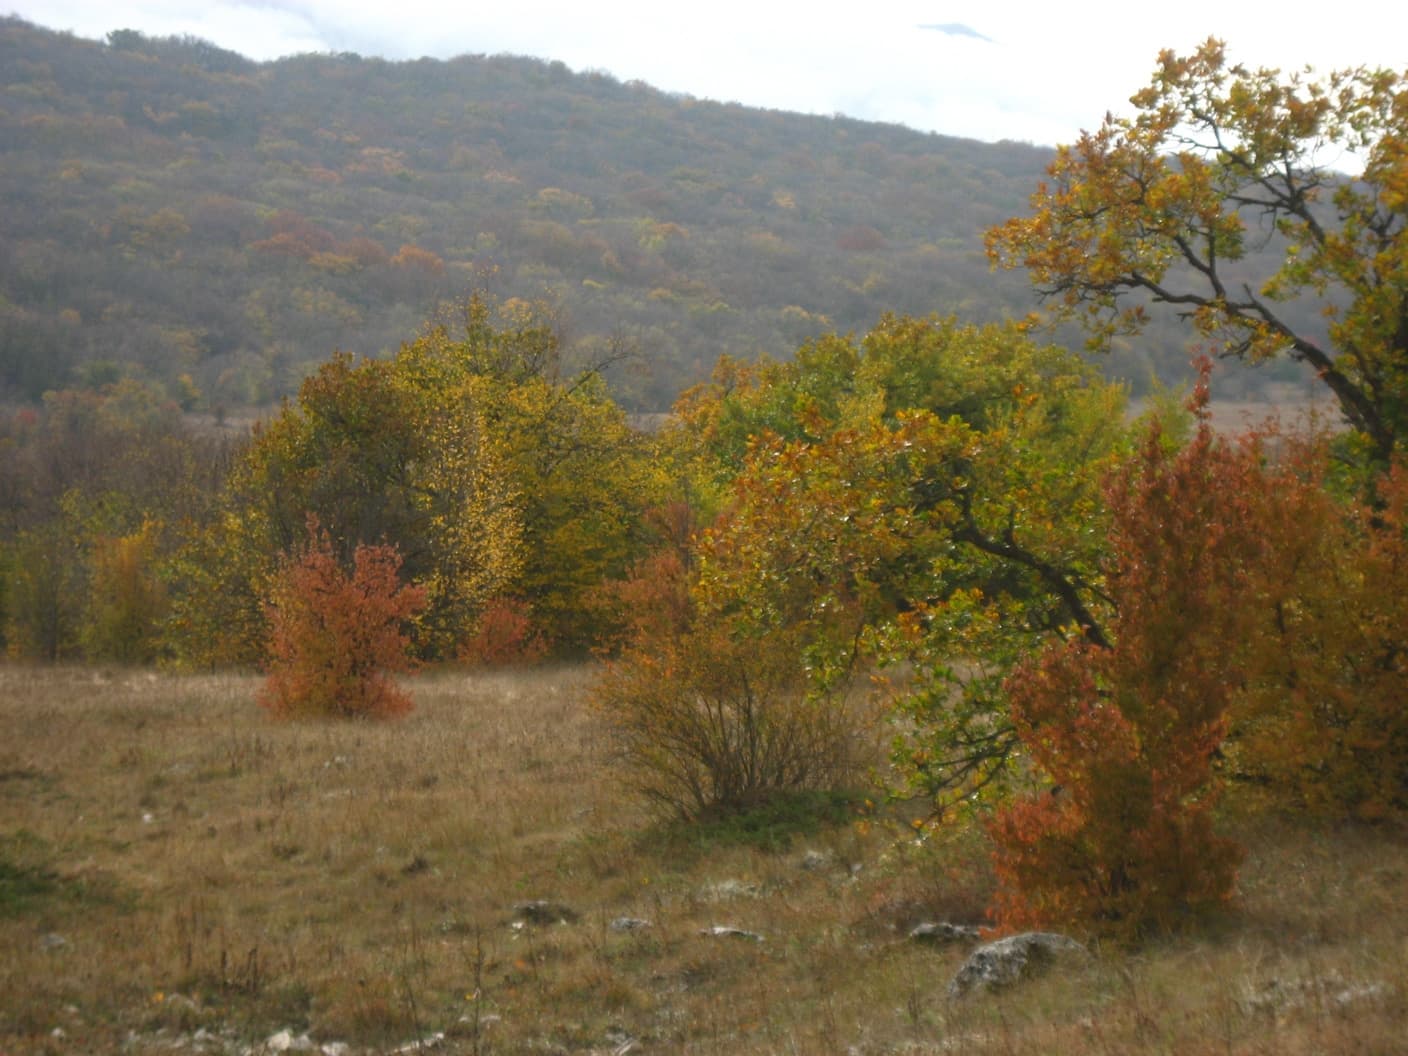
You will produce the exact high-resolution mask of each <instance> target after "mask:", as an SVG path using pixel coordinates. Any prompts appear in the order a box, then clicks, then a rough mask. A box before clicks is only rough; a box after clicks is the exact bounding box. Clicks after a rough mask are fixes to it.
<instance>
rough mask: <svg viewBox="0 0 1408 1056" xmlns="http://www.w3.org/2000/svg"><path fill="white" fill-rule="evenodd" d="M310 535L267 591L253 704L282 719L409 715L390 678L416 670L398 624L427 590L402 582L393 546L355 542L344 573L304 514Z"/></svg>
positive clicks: (412, 611)
mask: <svg viewBox="0 0 1408 1056" xmlns="http://www.w3.org/2000/svg"><path fill="white" fill-rule="evenodd" d="M308 536H309V539H308V545H307V547H306V549H304V550H303V552H302V553H299V554H297V555H292V556H290V557H289V558H287V559H286V560H285V562H284V564H283V566H282V568H281V569H280V571H279V574H278V576H277V578H276V580H275V582H274V585H273V587H272V590H271V592H270V597H269V604H268V616H269V625H270V633H269V643H268V651H269V662H268V679H267V680H266V682H265V684H264V687H263V689H262V690H261V691H260V694H259V703H260V704H261V705H263V706H264V707H266V708H268V709H269V710H270V711H271V712H273V713H274V714H276V715H280V716H295V715H337V716H349V717H363V718H387V717H390V716H393V715H399V714H403V713H405V712H407V711H409V710H410V709H411V706H412V704H411V699H410V697H409V696H408V695H406V694H405V693H403V692H402V691H400V690H399V689H397V688H396V686H395V684H394V683H393V682H392V681H391V680H390V679H389V678H388V677H387V676H388V674H389V673H391V672H397V671H408V670H410V669H411V668H412V666H413V662H412V660H411V658H410V656H409V655H408V652H407V648H408V645H409V641H408V639H407V637H406V635H405V634H404V633H403V632H402V629H401V625H402V623H403V621H405V620H407V619H410V618H411V617H412V616H414V615H415V614H416V613H417V612H419V611H421V610H422V609H423V608H425V604H426V592H425V590H424V588H422V587H418V586H406V585H403V584H401V582H400V581H399V579H398V572H399V570H400V567H401V557H400V555H399V554H398V553H397V551H396V548H395V547H393V546H367V545H365V544H364V545H361V546H358V547H357V550H356V553H355V554H354V556H353V566H354V567H353V572H352V575H351V576H348V574H347V573H346V572H345V571H344V570H343V568H342V567H341V566H340V565H339V564H338V562H337V559H336V557H335V556H334V555H333V551H332V541H331V539H330V538H329V537H328V534H327V532H326V531H324V530H323V529H322V528H321V527H320V526H319V524H318V521H317V518H316V517H313V516H311V515H310V516H309V518H308Z"/></svg>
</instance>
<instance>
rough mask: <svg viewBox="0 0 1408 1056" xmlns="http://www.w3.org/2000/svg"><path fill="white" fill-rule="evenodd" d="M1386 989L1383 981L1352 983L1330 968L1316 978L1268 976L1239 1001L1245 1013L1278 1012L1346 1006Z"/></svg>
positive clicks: (1385, 992)
mask: <svg viewBox="0 0 1408 1056" xmlns="http://www.w3.org/2000/svg"><path fill="white" fill-rule="evenodd" d="M1387 992H1388V988H1387V987H1386V986H1384V984H1383V983H1352V982H1348V981H1346V980H1345V979H1343V978H1342V977H1341V976H1340V975H1339V974H1338V973H1337V972H1329V973H1328V974H1326V975H1325V976H1323V977H1320V978H1316V979H1297V980H1289V981H1287V980H1281V979H1271V980H1269V981H1267V982H1266V983H1263V984H1262V985H1261V986H1260V987H1258V988H1256V989H1248V990H1247V991H1246V992H1245V993H1244V994H1243V997H1242V1000H1241V1005H1242V1008H1243V1010H1244V1011H1245V1012H1247V1013H1263V1014H1267V1015H1271V1016H1279V1015H1280V1014H1281V1013H1282V1012H1286V1011H1290V1010H1291V1009H1295V1008H1300V1007H1302V1006H1305V1005H1315V1006H1318V1007H1332V1008H1336V1009H1346V1008H1349V1007H1350V1006H1352V1005H1356V1004H1360V1003H1362V1002H1364V1001H1374V1000H1378V999H1380V998H1382V997H1384V996H1385V995H1386V994H1387Z"/></svg>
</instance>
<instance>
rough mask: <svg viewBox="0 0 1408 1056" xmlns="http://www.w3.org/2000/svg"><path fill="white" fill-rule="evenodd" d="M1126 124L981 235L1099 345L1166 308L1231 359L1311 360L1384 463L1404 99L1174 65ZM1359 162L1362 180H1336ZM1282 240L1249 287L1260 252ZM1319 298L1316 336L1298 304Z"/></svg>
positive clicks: (1397, 340)
mask: <svg viewBox="0 0 1408 1056" xmlns="http://www.w3.org/2000/svg"><path fill="white" fill-rule="evenodd" d="M1131 101H1132V102H1133V104H1134V107H1135V114H1134V116H1133V117H1117V116H1113V115H1107V116H1106V118H1105V120H1104V122H1103V123H1102V124H1101V126H1100V128H1099V129H1098V130H1097V131H1095V132H1087V133H1083V134H1082V135H1081V137H1080V139H1079V140H1078V141H1077V142H1076V143H1075V144H1074V145H1071V146H1064V147H1062V148H1060V150H1059V151H1058V153H1057V156H1056V160H1055V161H1054V162H1052V164H1051V166H1050V167H1049V169H1048V177H1049V178H1048V180H1047V181H1046V182H1044V183H1042V184H1041V185H1040V187H1039V188H1038V190H1037V192H1036V194H1035V195H1033V197H1032V205H1033V207H1034V212H1033V214H1032V215H1031V216H1028V217H1019V218H1016V219H1012V220H1009V221H1007V222H1006V223H1005V224H1002V225H1000V226H998V227H996V228H994V229H992V230H991V231H989V232H988V235H987V245H988V253H989V256H990V257H991V259H992V260H993V261H994V262H995V263H996V264H998V265H1000V266H1004V267H1024V268H1026V269H1027V271H1028V272H1029V273H1030V275H1031V278H1032V280H1033V282H1034V283H1035V284H1036V286H1037V288H1038V290H1039V291H1040V292H1041V293H1042V294H1043V296H1044V297H1045V299H1046V302H1047V303H1048V304H1049V305H1051V306H1052V307H1053V308H1054V310H1055V314H1056V315H1057V316H1058V317H1060V318H1067V319H1070V318H1074V319H1078V320H1080V321H1081V322H1082V323H1084V324H1085V325H1086V326H1087V328H1088V329H1089V332H1090V334H1091V342H1092V344H1093V345H1094V346H1097V347H1099V346H1105V345H1107V344H1108V343H1109V341H1110V340H1111V338H1113V337H1114V336H1116V335H1118V334H1128V333H1134V332H1138V331H1139V330H1140V329H1141V328H1142V327H1143V326H1144V325H1145V324H1146V322H1147V321H1148V319H1149V315H1148V314H1147V306H1148V305H1149V304H1150V303H1152V304H1154V305H1160V306H1168V307H1169V308H1171V309H1173V310H1175V311H1177V312H1178V313H1179V314H1180V315H1181V316H1183V317H1184V318H1186V319H1187V320H1188V321H1189V322H1190V323H1191V325H1192V328H1193V329H1194V331H1195V332H1196V333H1197V334H1198V335H1199V337H1201V338H1202V339H1204V340H1206V341H1209V342H1211V343H1213V344H1214V346H1215V347H1216V348H1218V349H1219V350H1220V351H1222V352H1223V353H1224V354H1231V355H1236V356H1241V357H1244V358H1246V359H1249V360H1253V361H1255V360H1262V359H1266V358H1269V357H1272V356H1277V355H1286V356H1290V357H1292V358H1293V359H1296V360H1299V361H1301V362H1304V363H1305V364H1307V365H1308V366H1309V367H1310V368H1311V369H1313V370H1314V371H1315V373H1316V374H1317V375H1318V376H1319V378H1320V379H1321V380H1322V381H1323V382H1324V384H1325V385H1327V386H1328V387H1329V389H1330V390H1331V391H1332V392H1333V393H1334V396H1335V398H1336V399H1337V400H1338V402H1339V406H1340V408H1341V409H1342V410H1343V413H1344V415H1345V418H1346V419H1347V420H1348V422H1349V423H1350V425H1352V426H1353V428H1354V429H1355V430H1357V431H1358V432H1359V433H1360V434H1362V436H1363V437H1364V438H1365V439H1366V441H1367V444H1368V447H1369V453H1370V455H1371V457H1373V459H1374V460H1375V461H1377V462H1379V463H1381V464H1383V463H1387V461H1388V460H1389V457H1390V455H1391V454H1392V453H1393V450H1394V448H1395V446H1396V444H1397V443H1398V438H1399V435H1400V433H1401V432H1402V430H1403V428H1404V426H1405V424H1408V238H1405V210H1406V209H1408V85H1406V84H1405V76H1404V75H1402V74H1399V73H1396V72H1393V71H1389V70H1382V69H1365V68H1357V69H1349V70H1341V71H1336V72H1333V73H1331V74H1329V75H1328V76H1327V77H1325V78H1324V79H1321V80H1314V79H1310V76H1309V73H1308V72H1307V75H1306V76H1301V75H1298V74H1291V75H1283V74H1282V73H1281V72H1280V71H1277V70H1273V69H1256V70H1252V69H1247V68H1246V67H1243V66H1240V65H1235V64H1231V63H1229V62H1228V60H1227V57H1226V53H1225V49H1224V46H1223V44H1222V43H1221V42H1220V41H1217V40H1215V39H1209V40H1208V41H1207V42H1206V43H1204V44H1203V45H1202V46H1201V47H1200V48H1198V49H1197V51H1196V52H1195V53H1194V54H1192V55H1191V56H1187V57H1180V56H1178V55H1175V54H1174V53H1172V52H1170V51H1165V52H1164V53H1163V54H1162V55H1160V57H1159V62H1158V68H1157V69H1156V71H1155V73H1154V76H1153V79H1152V82H1151V83H1150V85H1149V87H1147V88H1145V89H1144V90H1143V91H1141V92H1139V93H1138V94H1137V95H1135V96H1134V97H1133V98H1132V100H1131ZM1337 166H1352V167H1353V168H1354V171H1353V172H1352V173H1351V172H1348V171H1339V170H1338V169H1337V168H1336V167H1337ZM1253 245H1256V246H1259V247H1260V246H1262V245H1267V246H1278V247H1279V249H1280V250H1281V251H1282V253H1281V255H1280V264H1279V266H1278V267H1276V268H1275V269H1274V270H1273V271H1272V272H1271V273H1270V274H1266V275H1261V276H1258V277H1255V278H1252V277H1250V276H1249V275H1248V274H1247V268H1246V266H1245V264H1244V263H1243V261H1244V257H1245V256H1246V254H1247V251H1248V249H1249V248H1251V247H1252V246H1253ZM1307 298H1308V299H1313V301H1314V302H1315V303H1316V304H1317V305H1318V306H1319V307H1320V308H1321V309H1322V311H1323V314H1324V316H1326V317H1327V318H1328V329H1327V331H1326V333H1325V334H1324V335H1323V336H1321V335H1317V334H1316V333H1314V332H1313V328H1311V327H1309V326H1306V325H1293V324H1292V322H1291V321H1290V318H1291V315H1292V313H1289V312H1288V311H1287V307H1288V302H1290V301H1292V300H1295V299H1307Z"/></svg>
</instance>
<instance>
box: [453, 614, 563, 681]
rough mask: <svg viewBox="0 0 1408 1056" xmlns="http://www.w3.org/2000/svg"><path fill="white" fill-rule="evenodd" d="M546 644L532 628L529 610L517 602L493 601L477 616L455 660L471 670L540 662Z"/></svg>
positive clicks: (545, 649) (546, 646) (544, 652)
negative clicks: (475, 622)
mask: <svg viewBox="0 0 1408 1056" xmlns="http://www.w3.org/2000/svg"><path fill="white" fill-rule="evenodd" d="M547 651H548V643H547V642H546V641H544V639H543V636H542V635H540V634H538V633H537V632H536V631H535V630H534V628H533V619H532V613H531V609H530V607H529V605H528V603H527V602H526V601H522V600H521V599H519V598H495V599H493V600H492V601H490V602H489V603H488V604H487V605H486V606H485V607H484V611H483V612H482V613H480V616H479V625H478V627H477V628H476V629H475V632H474V635H473V637H471V638H469V639H468V640H467V641H465V642H464V643H463V644H461V646H460V648H459V650H458V652H457V658H458V659H459V660H460V662H461V663H465V664H469V665H471V666H483V667H502V666H505V665H508V664H531V663H534V662H535V661H537V660H541V659H542V658H543V656H544V655H545V654H546V653H547Z"/></svg>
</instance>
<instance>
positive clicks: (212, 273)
mask: <svg viewBox="0 0 1408 1056" xmlns="http://www.w3.org/2000/svg"><path fill="white" fill-rule="evenodd" d="M1049 160H1050V151H1049V150H1047V149H1045V148H1037V147H1033V146H1030V145H1024V144H1016V143H999V144H995V145H994V144H983V143H978V142H975V141H969V140H961V139H955V138H950V137H944V136H939V135H933V134H921V133H918V132H913V131H910V130H908V129H905V128H902V127H898V126H888V125H880V124H872V123H865V122H860V121H855V120H850V119H845V118H821V117H808V116H802V115H796V114H788V113H780V112H772V111H761V110H751V109H747V108H744V107H742V106H739V105H724V104H718V103H713V102H703V101H699V100H696V99H692V98H688V97H678V96H671V95H667V94H664V93H662V92H659V91H656V90H655V89H653V88H651V87H649V86H647V85H644V84H641V83H638V82H636V83H629V84H622V83H620V82H619V81H617V80H615V79H613V78H612V77H610V76H609V75H605V74H600V73H592V72H587V73H574V72H573V71H571V70H569V69H568V68H567V67H565V66H564V65H562V64H561V63H550V62H545V61H540V60H537V59H529V58H518V57H508V56H488V57H486V56H464V57H461V58H458V59H454V60H451V61H449V62H441V61H433V60H429V59H425V60H421V61H417V62H402V63H391V62H385V61H382V60H379V59H367V58H361V57H358V56H355V55H304V56H298V57H294V58H289V59H284V60H280V61H277V62H272V63H263V64H258V63H254V62H251V61H249V60H246V59H244V58H242V57H240V56H238V55H236V54H234V53H231V52H228V51H223V50H221V49H219V48H216V47H214V46H213V45H211V44H208V43H205V42H203V41H198V40H194V39H185V40H178V39H164V40H158V39H151V38H147V37H144V36H142V35H141V34H139V33H136V32H133V31H117V32H114V33H112V34H111V35H110V37H109V40H108V42H107V43H106V44H102V43H95V42H92V41H87V40H82V39H79V38H76V37H73V36H70V35H67V34H60V33H54V32H50V31H48V30H44V29H40V28H37V27H35V26H31V25H29V24H27V23H24V22H22V21H19V20H16V19H8V20H5V21H3V22H0V346H2V347H3V348H4V355H3V357H0V398H5V399H9V400H11V401H14V400H19V401H25V402H28V401H32V400H35V399H37V398H38V397H39V396H40V395H41V394H42V393H43V392H45V391H47V390H51V389H60V388H66V387H70V386H73V385H83V384H91V385H97V384H102V383H105V382H108V381H111V380H113V378H115V377H117V376H120V375H121V374H123V373H125V372H131V371H137V372H139V373H141V374H143V375H145V377H146V378H147V379H148V380H153V381H158V382H162V383H165V384H167V386H168V387H169V389H170V391H171V393H172V395H173V396H175V397H177V398H178V399H180V400H181V401H182V402H183V403H184V404H185V405H186V406H187V407H188V408H192V407H202V408H205V409H212V410H213V409H217V408H221V407H235V406H251V405H253V406H261V405H268V404H269V403H271V402H272V401H274V400H276V399H277V398H278V397H280V396H283V395H287V394H289V393H291V392H292V391H293V390H294V389H295V388H296V386H297V383H298V381H299V380H300V379H301V378H302V377H303V376H304V375H305V374H306V373H307V372H308V371H309V370H310V369H311V367H312V365H314V364H316V363H319V362H321V361H323V360H324V359H325V358H326V357H327V356H328V355H329V354H330V353H331V352H332V351H334V350H336V349H341V350H345V351H349V352H352V353H355V354H362V355H377V354H382V353H385V352H387V351H389V350H392V349H394V348H395V347H396V346H397V345H399V343H400V342H401V341H403V340H405V339H406V337H407V336H408V335H410V334H413V333H414V332H415V331H416V328H417V327H419V326H420V325H421V323H422V322H423V321H424V320H425V319H426V318H427V317H428V316H429V315H431V314H432V312H433V310H434V308H435V305H436V304H437V303H439V302H441V301H444V300H446V299H452V298H456V297H460V296H463V295H464V294H465V293H466V292H468V291H469V290H471V289H483V290H486V291H487V292H490V293H492V294H494V295H495V296H497V297H499V298H512V297H524V298H535V299H537V298H546V299H547V300H548V301H550V302H552V303H554V304H556V305H557V306H558V308H559V309H560V311H561V314H562V321H563V323H564V325H565V328H566V332H567V335H568V337H569V338H570V344H571V347H570V349H569V355H575V356H576V357H578V358H579V360H581V361H597V360H600V359H602V358H603V354H604V352H605V350H606V348H607V347H613V348H617V349H619V348H621V347H623V346H624V347H626V348H629V349H631V350H633V351H634V352H635V353H636V354H637V358H636V359H635V360H634V361H633V362H632V364H631V366H630V369H619V368H618V370H617V372H616V374H615V376H614V377H612V379H611V381H612V384H613V388H614V389H615V391H616V394H617V397H618V399H620V400H621V401H622V402H623V403H624V404H625V405H626V406H628V407H630V408H633V409H637V410H664V409H666V408H668V406H669V405H670V403H671V402H672V401H673V399H674V397H675V395H676V394H677V393H678V392H679V391H680V390H681V389H682V388H683V387H685V386H687V385H689V384H692V383H694V382H697V381H700V380H702V379H703V378H704V377H706V376H707V374H708V372H709V370H710V368H711V367H712V365H713V363H714V362H715V361H716V360H717V358H718V357H719V355H720V354H723V353H729V354H733V355H735V356H740V357H744V358H749V359H751V358H755V357H756V356H757V355H758V354H760V353H768V354H771V355H773V356H779V357H785V356H787V355H790V354H791V352H792V350H793V349H795V348H796V347H797V345H798V343H799V342H800V341H802V340H805V339H807V338H809V337H811V336H814V335H817V334H821V333H826V332H833V331H847V330H854V331H856V332H863V331H865V330H866V329H868V328H870V327H871V326H873V325H874V324H875V322H876V320H877V319H878V318H879V316H880V314H881V313H882V311H885V310H893V311H898V312H904V313H913V314H921V315H926V314H929V313H931V312H937V313H941V314H950V313H956V314H959V315H961V316H962V317H964V318H965V319H969V320H973V321H987V320H995V319H998V318H1001V317H1003V316H1006V315H1014V314H1015V315H1021V314H1025V313H1026V312H1028V311H1030V310H1031V309H1033V308H1034V307H1035V306H1036V301H1035V298H1034V296H1033V294H1032V292H1031V290H1030V287H1028V286H1027V284H1026V283H1025V282H1023V281H1022V279H1021V278H1020V277H1019V276H1014V275H1009V274H997V275H994V274H993V273H992V272H991V271H990V269H989V266H988V262H987V260H986V258H985V256H984V254H983V249H982V242H981V238H982V231H983V230H984V229H985V228H987V227H989V226H991V225H993V224H996V223H998V222H999V221H1001V220H1003V219H1005V218H1006V217H1009V216H1012V215H1014V214H1017V213H1020V212H1022V211H1023V209H1024V208H1025V206H1026V200H1027V196H1028V195H1029V194H1030V193H1031V191H1032V189H1033V188H1034V186H1035V185H1036V183H1037V181H1038V179H1039V177H1040V174H1041V171H1042V168H1043V167H1044V166H1045V165H1046V164H1047V162H1048V161H1049ZM1184 336H1185V335H1183V333H1182V332H1181V331H1178V330H1176V329H1170V330H1168V331H1165V332H1163V333H1156V334H1153V335H1150V336H1147V337H1146V339H1145V340H1144V342H1143V343H1141V344H1140V345H1139V346H1138V347H1137V348H1135V347H1130V348H1127V349H1125V350H1124V351H1122V352H1120V351H1117V352H1116V355H1115V356H1114V357H1113V358H1112V359H1111V361H1110V363H1109V365H1110V367H1111V369H1113V370H1114V371H1115V372H1116V373H1117V374H1119V375H1121V376H1124V377H1127V378H1130V379H1132V380H1133V381H1134V382H1135V384H1136V388H1138V387H1139V386H1140V385H1142V384H1143V382H1144V381H1145V380H1146V379H1147V377H1148V376H1149V373H1150V366H1151V364H1152V363H1158V364H1159V368H1160V372H1161V373H1162V374H1164V375H1171V374H1177V373H1180V372H1181V371H1183V370H1184V369H1185V367H1186V354H1185V352H1184V348H1183V342H1184ZM1268 380H1273V379H1272V376H1271V375H1269V374H1267V373H1265V372H1262V373H1261V374H1258V375H1257V376H1256V378H1255V383H1256V384H1262V383H1264V382H1266V381H1268Z"/></svg>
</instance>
